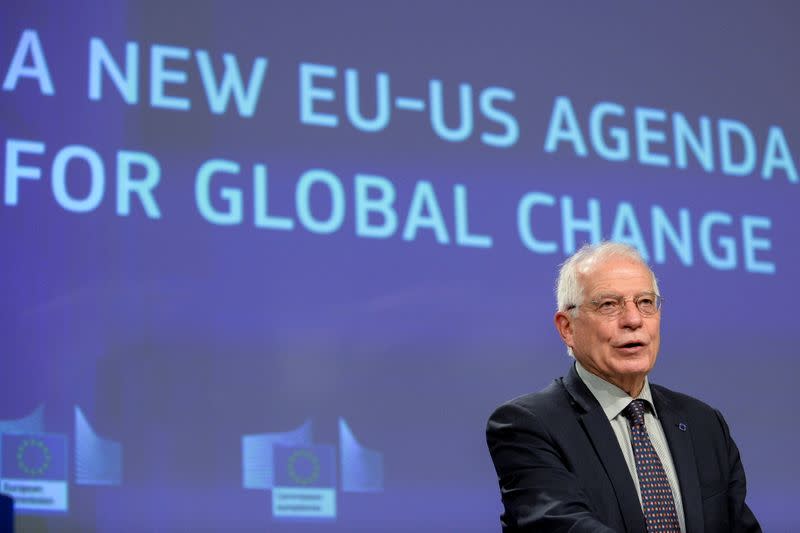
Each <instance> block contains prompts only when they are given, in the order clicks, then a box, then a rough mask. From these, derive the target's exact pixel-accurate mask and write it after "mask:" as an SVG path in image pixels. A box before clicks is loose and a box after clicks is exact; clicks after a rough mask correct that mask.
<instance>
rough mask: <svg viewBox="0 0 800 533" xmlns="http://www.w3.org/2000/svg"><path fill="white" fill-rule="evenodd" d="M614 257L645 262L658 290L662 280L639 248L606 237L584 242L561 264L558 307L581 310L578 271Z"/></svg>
mask: <svg viewBox="0 0 800 533" xmlns="http://www.w3.org/2000/svg"><path fill="white" fill-rule="evenodd" d="M613 257H622V258H626V259H630V260H632V261H635V262H637V263H641V264H642V265H644V267H645V268H647V270H648V271H649V272H650V276H651V277H652V278H653V290H654V291H655V293H656V294H659V292H658V281H656V275H655V274H654V273H653V271H652V269H650V267H649V266H648V265H647V262H646V261H645V260H644V258H643V257H642V254H640V253H639V250H637V249H636V248H634V247H633V246H631V245H630V244H624V243H621V242H610V241H603V242H599V243H596V244H584V245H583V246H582V247H581V249H580V250H578V251H577V252H575V253H574V254H573V255H571V256H570V257H569V258H567V260H566V261H564V262H563V263H562V264H561V269H560V270H559V271H558V280H557V282H556V304H557V306H558V311H567V310H568V309H570V308H574V309H573V311H572V313H573V315H574V314H575V313H576V312H577V306H579V305H581V304H582V303H583V298H584V294H583V289H584V288H583V286H582V285H581V283H580V281H579V280H578V275H579V274H580V273H581V272H583V271H585V270H587V269H588V268H590V267H592V266H595V265H597V264H600V263H602V262H604V261H607V260H608V259H611V258H613Z"/></svg>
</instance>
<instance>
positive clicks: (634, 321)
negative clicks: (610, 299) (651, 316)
mask: <svg viewBox="0 0 800 533" xmlns="http://www.w3.org/2000/svg"><path fill="white" fill-rule="evenodd" d="M619 320H620V325H621V326H622V327H624V328H639V327H641V326H642V322H643V320H642V313H640V312H639V308H638V307H636V302H634V301H633V300H625V301H624V302H623V303H622V314H621V315H620V317H619Z"/></svg>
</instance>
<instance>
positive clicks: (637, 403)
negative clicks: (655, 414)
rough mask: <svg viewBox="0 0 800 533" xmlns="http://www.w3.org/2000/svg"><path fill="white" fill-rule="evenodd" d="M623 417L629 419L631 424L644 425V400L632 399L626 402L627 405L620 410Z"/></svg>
mask: <svg viewBox="0 0 800 533" xmlns="http://www.w3.org/2000/svg"><path fill="white" fill-rule="evenodd" d="M622 414H623V415H625V418H627V419H628V420H630V422H631V424H632V425H635V426H643V425H644V400H633V401H632V402H631V403H629V404H628V407H626V408H625V409H623V410H622Z"/></svg>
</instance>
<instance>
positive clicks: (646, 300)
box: [567, 292, 664, 318]
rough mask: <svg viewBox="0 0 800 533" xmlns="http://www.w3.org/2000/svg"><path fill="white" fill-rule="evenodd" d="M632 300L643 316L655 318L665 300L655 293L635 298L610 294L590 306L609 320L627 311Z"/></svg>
mask: <svg viewBox="0 0 800 533" xmlns="http://www.w3.org/2000/svg"><path fill="white" fill-rule="evenodd" d="M628 300H631V301H632V302H633V303H634V304H635V305H636V309H638V310H639V312H640V313H641V314H642V316H653V315H655V314H656V313H658V312H659V311H660V310H661V304H662V303H664V298H662V297H661V296H660V295H658V294H656V293H654V292H643V293H642V294H638V295H636V296H633V297H625V296H619V295H615V294H608V295H603V296H600V297H598V298H596V299H594V300H590V301H589V303H588V305H590V306H591V308H592V310H593V311H595V312H596V313H599V314H601V315H603V316H607V317H609V318H613V317H617V316H619V315H621V314H622V313H623V311H624V310H625V303H626V302H627V301H628ZM575 307H578V306H577V305H574V304H573V305H570V306H568V307H567V309H568V310H569V309H574V308H575Z"/></svg>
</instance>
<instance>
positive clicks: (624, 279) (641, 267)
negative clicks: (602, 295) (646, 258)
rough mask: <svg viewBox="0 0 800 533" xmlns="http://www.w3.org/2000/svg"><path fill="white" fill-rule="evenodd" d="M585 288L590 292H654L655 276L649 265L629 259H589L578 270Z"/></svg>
mask: <svg viewBox="0 0 800 533" xmlns="http://www.w3.org/2000/svg"><path fill="white" fill-rule="evenodd" d="M578 275H579V277H580V281H581V284H582V285H583V288H584V289H585V290H588V291H595V290H610V291H613V290H614V289H615V288H616V287H619V289H631V288H634V289H637V288H638V289H639V290H652V289H653V288H654V287H653V276H652V274H651V272H650V269H649V268H647V265H645V264H643V263H641V262H639V261H636V260H634V259H631V258H627V257H609V258H605V259H603V260H600V261H598V260H595V259H589V260H587V261H585V262H584V263H582V264H581V265H580V268H579V269H578Z"/></svg>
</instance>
